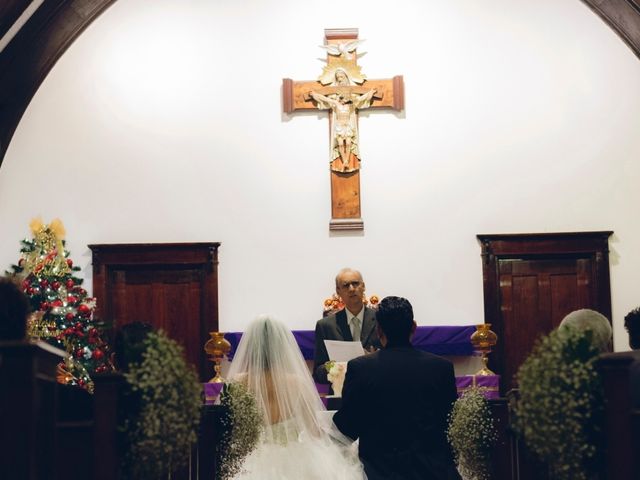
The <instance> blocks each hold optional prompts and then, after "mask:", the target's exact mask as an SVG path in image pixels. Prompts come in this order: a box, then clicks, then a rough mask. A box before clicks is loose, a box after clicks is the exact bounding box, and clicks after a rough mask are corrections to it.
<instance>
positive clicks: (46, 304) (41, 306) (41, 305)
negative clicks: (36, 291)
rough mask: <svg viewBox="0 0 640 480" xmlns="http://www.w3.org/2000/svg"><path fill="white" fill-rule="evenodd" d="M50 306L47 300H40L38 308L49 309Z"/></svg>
mask: <svg viewBox="0 0 640 480" xmlns="http://www.w3.org/2000/svg"><path fill="white" fill-rule="evenodd" d="M50 307H51V305H50V304H49V302H42V303H41V304H40V310H49V308H50Z"/></svg>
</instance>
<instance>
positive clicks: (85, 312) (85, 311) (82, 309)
mask: <svg viewBox="0 0 640 480" xmlns="http://www.w3.org/2000/svg"><path fill="white" fill-rule="evenodd" d="M78 313H79V314H80V315H82V316H84V317H87V316H89V315H91V309H90V308H89V305H87V304H85V303H83V304H82V305H78Z"/></svg>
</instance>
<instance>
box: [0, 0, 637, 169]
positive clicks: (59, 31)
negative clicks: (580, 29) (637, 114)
mask: <svg viewBox="0 0 640 480" xmlns="http://www.w3.org/2000/svg"><path fill="white" fill-rule="evenodd" d="M582 1H583V3H585V4H586V5H587V6H588V7H589V8H590V9H591V10H592V11H593V12H595V13H596V14H597V15H598V16H599V17H600V18H602V20H604V22H605V23H606V24H607V25H609V27H611V28H612V29H613V30H614V31H615V32H616V33H617V34H618V35H619V36H620V37H621V38H622V40H623V41H624V42H625V43H626V44H627V45H628V46H629V47H630V48H631V50H632V51H633V53H634V54H635V55H636V56H637V57H639V58H640V1H639V0H582ZM115 2H116V0H2V5H0V39H2V38H3V37H5V34H6V33H7V32H8V31H9V30H10V29H12V26H14V24H15V22H16V20H18V24H21V23H24V25H23V26H22V28H20V29H19V30H18V32H17V34H16V35H15V36H14V37H13V39H12V40H11V41H9V42H8V43H7V44H6V46H5V48H4V49H2V50H1V51H0V167H1V166H2V160H3V159H4V155H5V153H6V151H7V148H8V146H9V142H10V141H11V138H12V136H13V133H14V131H15V129H16V127H17V125H18V122H19V121H20V118H21V117H22V115H23V113H24V111H25V109H26V108H27V105H29V102H30V101H31V99H32V98H33V95H34V94H35V92H36V90H37V89H38V87H39V86H40V84H41V83H42V81H43V80H44V78H45V77H46V76H47V74H48V73H49V71H50V70H51V68H52V67H53V65H54V64H55V63H56V61H57V60H58V58H60V56H61V55H62V54H63V53H64V52H65V51H66V49H67V48H68V47H69V45H71V44H72V43H73V41H74V40H75V39H76V38H77V37H78V36H79V35H80V34H81V33H82V32H83V30H84V29H85V28H86V27H87V26H88V25H90V24H91V22H93V21H94V20H95V19H96V18H97V17H98V16H99V15H100V14H101V13H102V12H104V11H105V10H106V9H107V8H108V7H109V6H111V5H112V4H113V3H115ZM37 3H42V4H41V5H40V6H39V7H38V8H37V9H36V10H35V13H34V14H33V15H32V16H31V17H29V18H28V19H27V20H26V21H20V19H21V16H22V20H24V18H25V17H24V15H23V14H24V12H25V11H27V12H28V11H29V9H30V8H33V7H34V6H35V5H37ZM30 6H31V7H30ZM16 26H17V25H16ZM16 26H14V27H13V29H14V30H15V28H16ZM5 40H6V38H5ZM5 43H6V42H5ZM1 47H2V44H1V43H0V48H1Z"/></svg>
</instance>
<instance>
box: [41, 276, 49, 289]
mask: <svg viewBox="0 0 640 480" xmlns="http://www.w3.org/2000/svg"><path fill="white" fill-rule="evenodd" d="M48 285H49V280H47V279H46V278H43V279H42V280H40V286H41V287H42V288H47V286H48Z"/></svg>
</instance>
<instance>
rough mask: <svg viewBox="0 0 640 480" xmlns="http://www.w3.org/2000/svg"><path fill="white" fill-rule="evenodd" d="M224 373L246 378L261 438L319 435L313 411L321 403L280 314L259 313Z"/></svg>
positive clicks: (282, 440) (287, 439)
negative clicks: (259, 419) (260, 418)
mask: <svg viewBox="0 0 640 480" xmlns="http://www.w3.org/2000/svg"><path fill="white" fill-rule="evenodd" d="M228 378H229V379H231V380H232V381H240V382H242V383H244V384H245V385H246V386H247V388H248V389H249V391H251V392H252V393H253V394H254V395H255V398H256V403H257V405H258V409H259V411H260V413H261V414H262V415H263V418H264V424H265V441H267V442H273V441H277V442H279V443H289V442H291V441H297V439H298V435H300V434H303V433H304V434H305V435H310V436H312V437H313V436H319V435H321V432H322V428H321V425H320V424H319V421H318V417H317V413H318V412H319V411H322V410H325V408H324V405H323V403H322V401H321V400H320V397H319V396H318V392H317V390H316V387H315V384H314V383H313V380H312V379H311V375H310V374H309V369H308V368H307V364H306V363H305V361H304V359H303V357H302V354H301V353H300V348H299V347H298V344H297V343H296V340H295V338H294V336H293V334H292V333H291V331H290V330H289V329H288V328H287V327H286V326H285V325H283V324H282V323H281V322H279V321H278V320H276V319H274V318H272V317H270V316H268V315H260V316H259V317H258V318H256V319H255V320H254V321H253V322H252V323H251V324H250V325H249V327H248V328H247V330H246V331H245V332H244V334H243V335H242V338H241V340H240V344H239V345H238V348H237V351H236V353H235V355H234V357H233V361H232V363H231V367H230V369H229V373H228ZM283 436H284V437H283ZM294 437H295V438H294Z"/></svg>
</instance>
